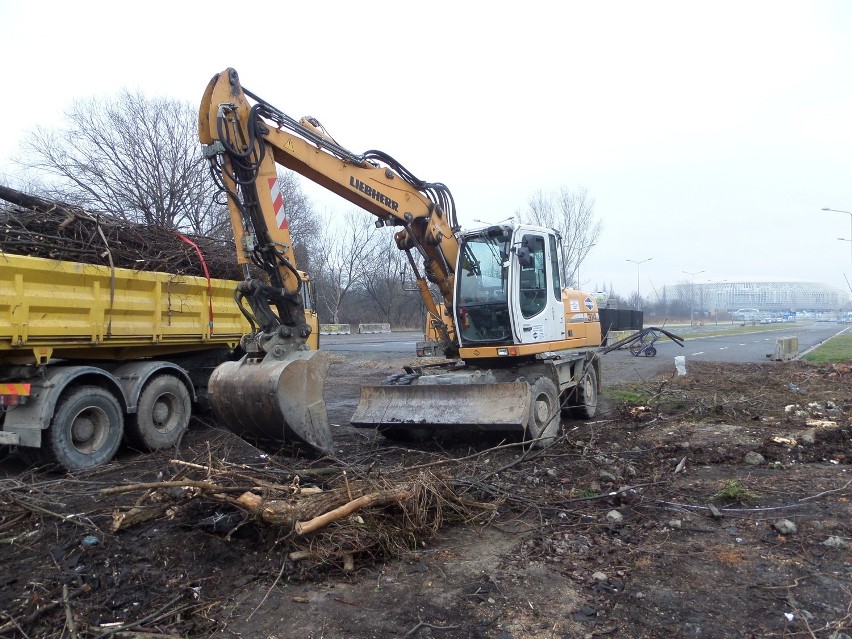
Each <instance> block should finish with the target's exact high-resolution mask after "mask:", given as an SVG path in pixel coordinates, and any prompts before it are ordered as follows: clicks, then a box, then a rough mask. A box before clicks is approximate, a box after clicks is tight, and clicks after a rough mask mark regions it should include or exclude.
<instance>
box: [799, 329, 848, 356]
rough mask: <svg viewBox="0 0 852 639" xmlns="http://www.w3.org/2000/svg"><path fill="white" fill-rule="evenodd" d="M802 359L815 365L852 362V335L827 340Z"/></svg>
mask: <svg viewBox="0 0 852 639" xmlns="http://www.w3.org/2000/svg"><path fill="white" fill-rule="evenodd" d="M802 359H804V360H805V361H808V362H814V363H815V364H832V363H835V362H852V333H843V335H836V336H835V337H832V338H831V339H829V340H826V341H825V342H824V343H823V344H820V345H819V346H817V347H816V348H815V349H814V350H812V351H811V352H810V353H808V354H807V355H805V356H804V357H803V358H802Z"/></svg>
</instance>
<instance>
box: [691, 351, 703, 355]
mask: <svg viewBox="0 0 852 639" xmlns="http://www.w3.org/2000/svg"><path fill="white" fill-rule="evenodd" d="M693 355H704V351H698V352H697V353H693Z"/></svg>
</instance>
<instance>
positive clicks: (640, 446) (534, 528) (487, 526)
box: [0, 356, 852, 639]
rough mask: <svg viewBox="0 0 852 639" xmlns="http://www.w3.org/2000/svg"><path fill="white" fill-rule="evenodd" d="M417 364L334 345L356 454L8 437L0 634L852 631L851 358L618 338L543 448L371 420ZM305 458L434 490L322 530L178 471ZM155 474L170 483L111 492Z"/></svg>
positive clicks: (505, 638)
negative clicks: (79, 460)
mask: <svg viewBox="0 0 852 639" xmlns="http://www.w3.org/2000/svg"><path fill="white" fill-rule="evenodd" d="M607 357H609V356H607ZM397 363H398V362H391V361H388V360H371V359H367V358H359V359H355V360H343V358H341V357H339V356H338V357H337V358H336V360H335V361H334V363H333V365H332V367H331V371H330V378H329V382H328V384H327V387H326V398H327V402H328V406H329V414H330V418H331V421H332V422H333V423H334V424H335V426H334V431H335V438H336V439H335V441H336V447H337V459H336V460H328V459H322V460H314V459H307V458H294V457H291V456H272V457H270V456H267V455H265V454H263V453H261V452H260V451H258V450H257V449H255V448H253V447H251V446H249V445H248V444H246V443H245V442H242V441H241V440H239V439H237V438H236V437H234V436H232V435H230V434H229V433H227V432H226V431H223V430H221V429H219V428H217V427H216V426H215V425H213V424H209V423H206V424H205V423H198V424H196V425H195V427H194V428H193V429H192V431H191V433H190V434H189V435H188V436H187V437H186V438H185V440H184V442H183V443H182V445H181V446H180V448H179V450H177V451H174V450H172V451H164V452H161V453H156V454H149V455H140V454H137V453H134V452H132V451H125V452H123V453H122V454H121V455H120V457H119V459H117V460H116V461H115V462H114V463H112V464H110V465H109V466H108V467H106V468H103V469H99V470H98V471H95V472H89V473H79V474H76V475H73V476H69V475H58V474H53V473H51V472H48V471H45V470H32V469H27V468H25V467H24V466H23V465H22V464H21V462H20V461H19V460H18V459H17V458H16V456H15V455H14V454H10V455H9V456H8V457H7V458H6V459H4V460H3V461H2V462H0V477H2V479H0V559H1V560H2V561H0V637H31V638H35V637H79V638H90V637H104V638H105V637H125V638H130V639H144V638H153V637H186V638H188V637H217V638H221V639H230V638H235V637H242V638H246V639H248V638H262V639H273V638H278V639H290V638H294V639H295V638H298V639H310V638H319V637H329V638H334V637H353V638H362V637H363V638H367V637H416V638H420V639H422V638H425V637H440V638H442V639H456V638H459V639H461V638H469V637H487V638H495V639H510V638H515V639H521V638H562V637H571V638H573V637H581V638H585V637H601V636H602V637H606V636H610V637H636V638H639V637H649V638H650V637H654V638H657V637H731V638H734V637H736V638H744V637H820V638H823V637H825V638H832V639H844V638H847V639H848V638H849V637H852V545H850V544H852V517H850V515H852V505H850V498H852V471H850V461H851V460H852V445H850V442H852V417H850V415H852V372H850V367H849V366H842V365H835V366H812V365H808V364H805V363H800V362H787V363H779V362H772V363H769V362H767V363H766V364H759V365H758V364H748V365H731V364H725V365H722V364H712V363H711V364H690V366H689V369H688V374H687V375H686V376H683V377H679V376H676V374H675V369H674V366H673V364H672V363H671V362H664V361H660V362H653V361H650V362H643V366H644V368H643V369H642V371H637V370H636V363H637V362H636V360H633V358H629V357H627V358H625V357H620V356H619V357H615V356H613V357H612V359H606V358H605V359H604V372H603V377H604V379H605V380H606V384H607V387H606V390H605V396H604V400H603V401H602V404H601V407H600V411H599V413H598V415H597V416H596V418H595V419H594V420H590V421H585V422H581V421H572V420H565V421H564V422H563V436H561V437H560V439H559V440H558V441H557V443H556V444H554V445H553V446H551V447H550V448H548V449H547V450H545V451H542V452H533V451H524V449H523V448H522V447H520V446H518V445H516V444H507V443H505V442H501V441H496V440H488V439H485V438H482V437H477V438H475V439H472V440H467V441H454V442H443V443H436V442H428V443H418V444H402V443H395V442H391V441H387V440H385V439H384V438H382V437H381V436H379V435H378V434H376V433H374V432H371V431H356V430H355V429H353V428H351V427H350V426H348V424H347V419H348V417H349V416H350V415H351V413H352V410H353V409H354V406H355V404H356V403H357V397H358V386H359V384H360V383H361V382H362V381H372V382H377V381H379V380H380V379H381V378H383V377H384V376H385V374H386V373H387V372H388V371H392V370H394V369H395V366H396V364H397ZM177 462H182V463H177ZM323 469H326V470H323ZM328 469H332V470H328ZM343 469H346V470H347V473H348V474H347V476H346V478H344V479H343V480H341V477H342V474H341V471H342V470H343ZM324 473H330V474H324ZM296 475H298V481H299V487H300V488H301V487H306V486H316V485H318V486H321V487H324V488H328V487H331V486H336V487H338V488H339V487H340V486H342V485H343V484H342V483H341V481H345V482H346V483H345V486H346V489H347V490H349V489H350V488H351V487H350V484H349V482H350V481H351V482H352V486H354V485H355V483H356V482H357V481H360V480H361V479H366V478H369V477H373V478H375V477H383V478H384V480H385V482H386V484H390V483H391V481H392V480H393V481H396V480H397V479H400V478H410V477H413V476H415V475H416V476H417V477H418V478H420V479H418V481H420V482H421V484H422V485H423V486H426V483H425V482H426V479H424V478H429V481H430V482H432V483H431V484H429V486H427V487H428V489H429V491H431V492H429V491H425V492H422V493H417V494H418V495H422V494H427V493H428V495H431V497H430V498H429V499H426V498H425V497H424V498H423V504H424V506H423V509H421V510H420V511H415V510H408V509H406V508H402V507H400V508H397V509H396V510H394V508H393V507H392V508H390V511H391V512H390V513H388V512H387V509H385V511H384V514H382V513H380V512H379V510H378V509H373V510H370V509H367V510H366V511H364V512H362V513H361V515H363V517H362V516H361V515H359V514H357V513H356V514H353V515H352V516H350V517H349V518H347V519H346V520H345V521H346V525H343V523H342V522H340V524H341V525H340V526H339V527H337V528H335V527H334V526H332V527H330V528H329V529H326V530H325V531H324V532H322V533H316V534H315V535H305V536H298V535H296V534H295V533H293V532H292V531H289V530H284V531H282V529H281V528H280V527H276V526H273V525H270V524H268V523H265V522H264V521H262V520H261V519H260V518H259V517H258V516H247V515H246V513H245V510H244V509H237V508H235V507H233V506H232V505H229V503H227V499H226V497H227V495H226V496H223V495H222V494H220V495H219V496H218V497H216V496H215V495H210V493H203V491H202V492H190V489H187V488H185V487H184V488H181V487H179V486H173V485H170V484H165V485H162V482H165V481H168V480H172V479H175V478H177V479H179V480H181V481H188V479H193V480H196V481H198V482H211V481H212V482H218V485H221V486H222V488H221V492H222V493H225V492H228V491H230V492H228V494H236V493H237V492H238V491H239V490H240V489H241V488H240V486H241V483H245V482H248V481H249V480H251V483H252V485H254V486H258V485H264V484H263V482H266V484H265V485H267V486H272V485H273V484H274V485H276V486H281V485H285V486H286V485H290V486H293V485H294V477H295V476H296ZM261 479H262V481H261ZM142 482H150V483H152V484H159V485H161V486H162V487H160V488H157V486H156V485H152V486H150V487H148V488H146V489H144V490H142V489H139V490H135V491H131V492H125V493H113V492H109V490H110V489H111V488H112V487H115V486H124V485H129V484H139V483H142ZM198 490H199V491H201V489H200V488H199V489H198ZM270 490H271V489H270ZM451 493H452V494H451ZM202 494H207V495H208V496H209V497H210V498H207V499H205V498H202ZM459 496H461V497H459ZM217 499H218V501H217ZM145 500H147V501H145ZM156 500H159V501H158V504H155V505H157V506H158V507H160V508H161V510H160V511H158V513H159V516H157V517H152V518H150V519H148V520H147V521H142V522H140V523H138V524H135V525H128V526H127V527H126V528H121V529H119V530H117V531H116V532H112V529H111V526H112V525H113V523H114V521H116V519H115V514H116V513H125V514H126V513H128V512H129V511H130V508H131V507H133V506H134V505H137V506H141V505H143V504H145V505H146V507H149V508H152V507H153V506H152V505H151V503H152V501H156ZM430 500H431V501H430ZM460 504H462V505H463V506H460ZM439 511H440V512H439ZM414 512H420V513H421V514H423V513H425V514H424V519H423V521H417V522H414V521H408V520H409V519H412V518H416V517H414V515H412V513H414ZM438 515H440V516H438ZM359 517H360V519H359ZM371 526H376V527H377V526H382V527H383V528H382V530H383V532H382V535H379V536H378V537H377V536H376V535H373V536H371V533H372V532H375V531H374V530H371ZM355 542H357V543H355ZM353 544H354V545H353ZM294 552H297V553H301V557H302V558H299V555H293V553H294ZM347 558H348V560H349V561H351V562H352V563H351V565H348V564H347Z"/></svg>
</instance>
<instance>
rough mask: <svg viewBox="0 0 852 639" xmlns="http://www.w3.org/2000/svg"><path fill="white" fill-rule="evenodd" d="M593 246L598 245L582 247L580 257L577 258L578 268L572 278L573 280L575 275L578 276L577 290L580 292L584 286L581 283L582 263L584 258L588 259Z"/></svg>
mask: <svg viewBox="0 0 852 639" xmlns="http://www.w3.org/2000/svg"><path fill="white" fill-rule="evenodd" d="M593 246H597V243H595V244H587V245H586V246H583V247H580V250H579V252H578V253H577V255H578V256H579V257H578V258H577V267H576V268H575V269H574V272H573V273H572V274H571V278H572V279H573V278H574V276H575V275H576V276H577V279H576V282H577V290H578V291H579V290H580V289H581V288H582V286H583V285H582V284H581V283H580V264H582V263H583V258H584V257H586V255H588V254H589V251H590V250H591V248H592V247H593Z"/></svg>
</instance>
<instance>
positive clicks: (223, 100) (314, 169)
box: [199, 69, 459, 356]
mask: <svg viewBox="0 0 852 639" xmlns="http://www.w3.org/2000/svg"><path fill="white" fill-rule="evenodd" d="M199 136H200V139H201V142H202V143H203V144H205V145H206V153H207V155H208V157H209V158H210V159H211V163H212V164H213V165H214V167H216V170H215V171H214V175H216V174H218V175H220V176H221V186H222V188H223V189H224V190H225V191H226V193H227V194H228V205H229V209H230V213H231V223H232V226H233V228H234V237H235V240H236V242H237V251H238V254H239V255H240V257H239V259H240V261H241V263H246V264H247V263H249V262H254V263H255V264H257V265H260V266H261V267H262V268H264V270H266V271H267V272H268V273H270V276H271V279H272V280H273V282H272V283H273V286H274V287H280V289H281V291H282V295H283V296H286V295H293V294H294V293H295V292H296V291H297V290H298V281H299V280H298V277H296V276H295V263H294V260H293V256H292V249H291V246H290V235H289V232H288V229H287V227H286V219H284V217H283V212H281V211H279V210H278V209H276V203H275V197H274V196H275V194H274V190H273V191H272V192H271V191H270V188H269V187H270V185H272V184H273V182H274V181H275V178H276V165H281V166H283V167H286V168H288V169H291V170H293V171H295V172H297V173H298V174H300V175H303V176H305V177H307V178H309V179H311V180H312V181H314V182H316V183H317V184H319V185H320V186H323V187H324V188H326V189H328V190H329V191H331V192H333V193H336V194H337V195H339V196H341V197H342V198H344V199H346V200H348V201H349V202H352V203H353V204H355V205H357V206H359V207H361V208H362V209H364V210H366V211H368V212H370V213H372V214H373V215H375V216H376V217H377V218H378V219H377V221H376V225H377V226H394V227H399V230H398V231H397V233H396V234H395V241H396V244H397V247H398V248H399V249H400V250H403V251H405V252H406V255H407V257H408V260H409V264H410V265H411V268H412V270H413V272H414V275H415V279H416V282H417V286H418V289H419V291H420V295H421V297H422V299H423V303H424V305H425V306H426V308H427V309H428V310H429V311H430V312H431V313H432V314H433V315H435V316H436V317H441V315H440V314H439V313H438V310H437V308H436V305H435V302H434V300H433V298H432V295H431V294H430V291H429V283H430V282H431V283H433V284H434V285H435V286H436V287H437V288H438V290H439V291H440V294H441V296H442V298H443V300H444V304H445V305H446V307H447V308H448V309H452V305H453V284H454V279H455V272H454V266H455V264H456V258H457V255H458V251H459V242H458V239H457V236H456V234H457V233H458V231H459V226H458V224H457V221H456V219H455V205H454V202H453V199H452V196H451V194H450V192H449V190H448V189H447V187H446V186H445V185H443V184H441V183H428V182H423V181H421V180H418V179H417V178H416V177H415V176H414V175H413V174H412V173H411V172H410V171H408V170H407V169H406V168H405V167H403V166H402V165H400V164H399V163H398V162H397V161H396V160H394V159H393V158H392V157H390V156H389V155H387V154H385V153H382V152H380V151H367V152H365V153H362V154H360V155H356V154H354V153H352V152H351V151H348V150H347V149H345V148H344V147H342V146H341V145H339V144H338V143H337V142H336V141H335V140H334V139H333V138H332V137H331V136H330V135H328V133H327V132H326V131H325V130H324V129H323V128H322V125H321V124H320V123H319V122H318V121H317V120H316V119H314V118H310V117H306V118H302V119H301V120H298V121H297V120H295V119H294V118H292V117H290V116H288V115H286V114H285V113H283V112H281V111H279V110H278V109H276V108H275V107H273V106H272V105H270V104H269V103H268V102H266V101H264V100H262V99H261V98H259V97H258V96H257V95H255V94H254V93H252V92H251V91H249V90H247V89H245V88H244V87H242V85H241V84H240V81H239V76H238V75H237V72H236V71H235V70H234V69H226V70H225V71H223V72H222V73H219V74H217V75H215V76H214V77H213V79H211V80H210V83H209V84H208V86H207V90H206V91H205V93H204V98H203V101H202V106H201V109H200V112H199ZM415 254H416V255H419V257H420V258H421V259H422V263H423V271H422V272H421V270H420V268H419V267H418V265H417V261H416V260H415ZM291 267H292V268H291ZM297 297H298V296H297ZM285 308H286V304H285ZM447 315H449V316H450V317H451V316H452V313H449V314H445V315H444V316H443V317H447ZM291 317H293V318H295V317H296V312H295V309H294V310H293V312H291V313H289V314H288V316H287V317H286V318H282V319H283V323H284V324H285V325H286V324H287V323H288V322H289V320H290V319H291ZM264 319H266V320H267V321H269V318H268V317H265V318H264ZM438 332H439V334H440V335H441V342H442V345H443V347H444V351H445V353H446V354H447V355H448V356H451V355H455V354H457V352H458V351H457V343H456V339H455V330H454V327H453V325H452V323H451V321H447V322H445V323H444V324H443V326H439V327H438ZM296 333H298V330H297V331H296Z"/></svg>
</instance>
